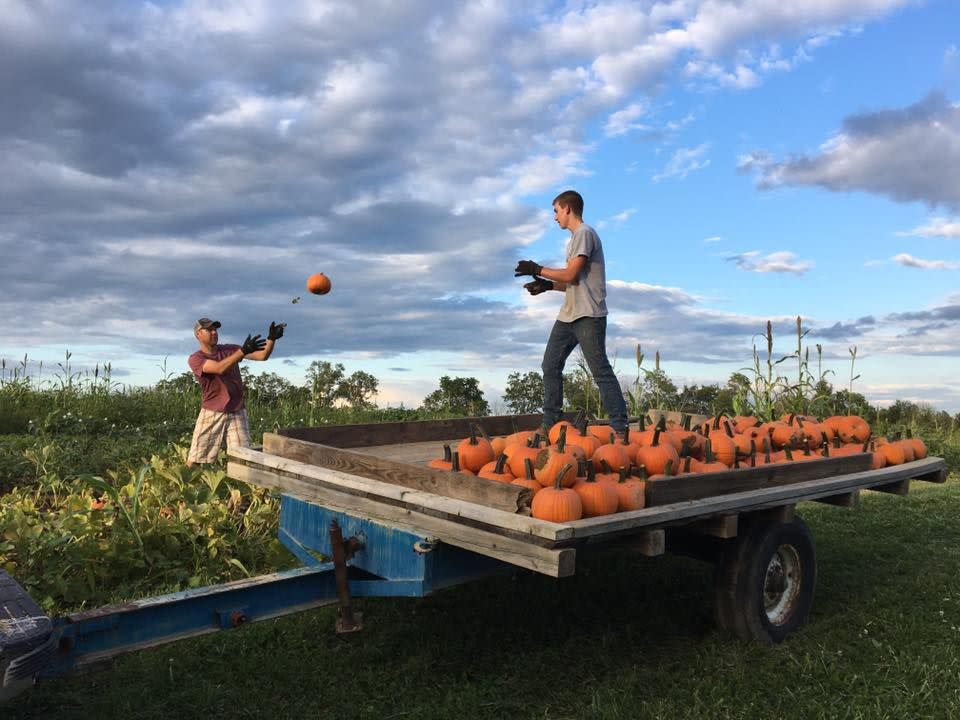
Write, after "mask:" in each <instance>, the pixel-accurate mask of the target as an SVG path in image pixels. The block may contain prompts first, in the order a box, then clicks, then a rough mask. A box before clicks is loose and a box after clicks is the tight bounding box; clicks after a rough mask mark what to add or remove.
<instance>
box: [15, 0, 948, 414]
mask: <svg viewBox="0 0 960 720" xmlns="http://www.w3.org/2000/svg"><path fill="white" fill-rule="evenodd" d="M0 48H2V50H0V98H2V101H0V156H2V158H3V172H2V173H0V251H2V263H0V282H2V287H3V293H2V298H0V313H2V315H3V317H4V321H3V328H4V332H3V333H2V335H0V357H2V358H3V359H4V360H5V363H6V373H7V374H8V375H9V373H10V371H11V367H13V366H16V365H17V364H18V363H22V362H23V360H24V357H26V358H27V365H28V367H29V370H30V371H31V372H32V373H34V374H36V373H37V372H38V370H39V366H38V363H39V362H40V361H43V369H42V374H41V377H42V378H47V379H52V378H53V374H54V372H55V371H56V364H57V363H58V362H63V361H64V358H65V353H66V352H67V351H69V352H70V353H72V357H71V360H70V362H71V365H72V367H73V368H74V369H75V370H77V371H82V370H85V369H91V368H93V367H95V366H96V365H97V364H98V363H99V364H103V363H104V362H109V363H110V364H111V365H112V369H113V377H114V379H116V380H118V381H121V382H124V383H131V384H151V383H153V382H156V381H157V380H159V379H160V378H161V377H162V376H163V373H164V372H167V373H179V372H182V371H185V370H186V369H187V366H186V357H187V355H188V354H189V353H190V352H192V351H193V350H194V349H195V341H194V339H193V335H192V323H193V321H194V319H196V318H197V317H199V316H203V315H205V316H210V317H214V318H218V319H220V320H221V321H222V322H223V329H222V331H221V338H222V341H240V340H242V339H243V337H244V336H245V335H246V334H247V333H248V332H261V333H265V331H266V328H267V325H268V324H269V322H270V321H271V320H278V321H285V322H287V324H288V332H287V335H286V336H285V337H284V338H283V340H281V342H280V344H279V345H278V348H277V351H276V353H275V355H274V357H273V358H272V359H271V361H270V362H269V363H266V364H252V367H251V369H253V370H255V371H261V370H271V371H273V372H278V373H280V374H282V375H284V376H286V377H288V378H290V379H291V380H293V381H294V382H297V383H298V384H299V383H301V382H303V378H304V371H305V369H306V367H307V366H308V365H309V364H310V362H311V361H313V360H318V359H320V360H329V361H331V362H340V363H343V364H344V366H345V367H346V368H347V371H348V372H352V371H354V370H365V371H367V372H370V373H372V374H373V375H375V376H376V377H377V378H378V379H379V381H380V386H381V394H380V396H379V397H378V398H377V400H378V402H379V403H380V404H381V405H388V404H391V405H396V404H399V403H400V402H403V403H404V404H406V405H407V406H416V405H418V404H419V402H420V401H421V400H422V398H423V396H424V395H426V394H427V393H429V392H431V391H432V390H434V389H435V388H436V387H437V386H438V383H437V379H438V378H439V377H440V376H442V375H450V376H455V377H457V376H471V377H476V378H478V379H479V380H480V383H481V388H482V389H483V390H484V393H485V395H486V397H487V399H488V401H490V402H491V404H492V405H493V407H494V408H495V409H497V407H498V401H499V398H500V394H501V392H502V389H503V387H504V385H505V381H506V377H507V375H508V374H509V373H510V372H515V371H520V372H527V371H531V370H539V364H540V357H541V354H542V351H543V346H544V343H545V340H546V337H547V334H548V333H549V329H550V325H551V324H552V322H553V319H554V317H555V316H556V312H557V309H558V308H559V305H560V302H561V297H560V295H559V294H557V293H546V294H544V295H541V296H539V297H537V298H531V297H529V296H527V295H526V294H525V293H524V292H523V291H522V288H521V282H522V281H521V280H520V279H515V278H514V277H513V273H512V269H513V266H514V265H515V263H516V261H517V260H518V259H520V258H531V259H535V260H537V261H539V262H541V263H543V264H547V265H558V264H562V258H563V247H564V244H565V242H566V239H567V233H565V232H564V231H561V230H559V229H558V228H557V227H556V225H555V224H554V223H553V222H552V215H551V213H550V202H551V200H552V198H553V197H554V196H555V195H556V194H557V193H558V192H559V191H561V190H564V189H567V188H571V187H573V188H576V189H578V190H579V191H580V192H581V193H582V194H583V195H584V197H585V198H586V211H585V220H586V221H587V222H588V223H590V224H592V225H594V226H595V227H596V228H597V229H598V231H599V233H600V236H601V238H602V239H603V243H604V247H605V251H606V257H607V265H608V267H607V277H608V281H609V296H608V304H609V306H610V309H611V314H610V317H609V323H610V325H609V337H608V347H609V351H610V354H611V356H612V357H613V358H614V360H615V365H616V369H617V371H618V373H619V374H620V375H621V377H622V378H623V379H624V380H625V381H627V382H631V381H632V380H633V379H634V378H635V377H636V375H637V368H636V363H635V359H634V358H635V353H634V351H635V348H636V345H637V344H638V343H640V344H642V347H643V349H644V352H645V353H646V354H647V356H648V358H650V357H652V356H653V353H654V352H655V351H656V350H659V351H660V354H661V356H662V358H663V369H664V370H666V371H667V373H668V374H669V375H670V376H671V377H672V378H673V379H674V381H675V382H676V383H677V384H678V385H682V384H691V383H705V382H720V383H723V382H725V381H726V379H727V377H728V376H729V374H730V373H731V372H733V371H736V370H739V369H741V368H743V367H745V366H747V365H749V364H750V362H751V352H752V346H753V344H754V343H758V349H762V348H761V345H762V343H760V342H759V341H758V339H757V334H758V333H760V332H762V330H763V329H764V326H765V324H766V321H767V320H768V319H769V320H772V321H773V322H774V328H775V333H776V336H777V341H776V347H777V350H778V352H782V353H789V352H791V351H792V350H793V348H794V347H795V345H796V338H795V337H794V336H792V332H793V325H794V322H795V317H796V316H797V315H801V316H802V317H803V322H804V325H805V327H807V328H809V329H810V333H809V335H808V336H807V337H806V339H805V343H806V344H808V345H809V346H810V347H811V349H813V348H814V346H815V345H816V344H817V343H819V344H820V345H821V347H822V348H823V353H824V359H823V363H824V369H830V370H832V371H833V372H834V373H835V375H834V376H832V378H831V379H832V380H833V381H834V382H835V383H836V384H838V385H840V386H844V387H845V386H847V384H848V382H849V378H850V374H851V367H850V366H851V362H850V357H851V356H850V348H852V347H854V346H856V348H857V360H856V368H855V372H856V373H859V374H860V375H861V378H860V379H859V380H857V381H856V382H855V383H854V389H855V390H857V391H859V392H863V393H864V394H865V395H866V396H867V397H868V398H869V399H871V400H872V401H874V402H877V403H881V404H883V403H888V402H891V401H892V400H894V399H897V398H902V399H908V400H913V401H921V402H929V403H931V404H933V405H934V406H935V407H938V408H941V409H946V410H949V411H951V412H957V411H960V373H958V369H960V358H958V355H960V6H958V4H957V3H956V1H955V0H791V1H789V2H785V1H784V0H664V1H662V2H655V1H654V0H635V1H634V2H627V1H620V2H606V1H603V0H598V1H595V2H577V1H573V0H571V1H569V2H540V1H531V2H525V3H517V2H510V1H508V0H503V1H497V0H487V1H478V2H437V1H436V0H422V1H421V0H405V1H404V2H395V1H394V0H349V1H347V0H338V1H329V2H321V1H320V0H315V1H309V0H290V1H288V2H282V3H277V2H272V1H269V0H245V1H240V0H237V1H235V2H230V1H229V0H220V1H217V0H184V1H182V2H175V1H170V2H167V1H165V0H157V1H156V2H152V3H142V2H135V1H134V0H116V1H115V2H109V1H108V0H96V1H93V0H92V1H91V2H84V3H76V2H73V1H68V0H0ZM320 271H322V272H325V273H326V274H327V275H329V276H330V277H331V279H332V281H333V291H332V292H331V293H330V294H329V295H327V296H323V297H318V296H312V295H309V294H308V293H307V292H306V291H305V289H304V282H305V279H306V277H307V275H309V274H310V273H313V272H320ZM297 297H300V298H301V300H300V301H299V302H293V300H294V299H295V298H297ZM649 363H650V361H649V360H646V361H645V364H646V365H649ZM501 407H502V406H501Z"/></svg>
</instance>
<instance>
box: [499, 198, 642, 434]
mask: <svg viewBox="0 0 960 720" xmlns="http://www.w3.org/2000/svg"><path fill="white" fill-rule="evenodd" d="M553 215H554V219H555V220H556V221H557V224H558V225H559V226H560V227H561V228H563V229H564V230H569V231H570V241H569V242H568V243H567V266H566V267H564V268H547V267H543V266H542V265H538V264H537V263H535V262H534V261H533V260H521V261H520V262H518V263H517V267H516V269H515V270H514V277H520V276H522V275H532V276H533V280H532V281H531V282H528V283H526V284H525V285H524V286H523V287H524V288H526V290H527V292H529V293H530V294H531V295H539V294H540V293H542V292H546V291H547V290H560V291H562V292H563V293H564V297H563V306H562V307H561V308H560V313H559V314H558V315H557V320H556V322H555V323H554V324H553V330H552V331H551V333H550V339H549V340H547V347H546V350H545V351H544V353H543V364H542V366H541V368H542V370H543V425H544V427H546V428H547V429H549V428H550V427H551V426H552V425H553V424H554V423H556V422H557V421H558V420H559V419H560V417H561V414H562V412H563V367H564V365H565V364H566V361H567V358H568V357H569V356H570V353H571V352H573V349H574V348H575V347H577V345H579V346H580V349H581V350H582V351H583V357H584V359H585V360H586V361H587V366H588V367H589V368H590V372H591V373H592V374H593V379H594V382H596V383H597V387H599V388H600V398H601V400H602V402H603V407H604V409H605V410H606V411H607V416H608V418H609V421H610V426H611V427H612V428H613V429H614V431H615V432H617V433H619V434H623V432H624V431H625V430H626V428H627V405H626V403H625V402H624V399H623V391H622V390H621V389H620V382H619V381H618V380H617V376H616V374H615V373H614V372H613V368H612V367H611V365H610V361H609V360H608V359H607V347H606V337H607V278H606V270H605V267H604V260H603V245H601V244H600V237H599V236H598V235H597V232H596V230H594V229H593V228H592V227H590V226H589V225H587V224H586V223H585V222H583V197H581V195H580V193H578V192H576V191H574V190H567V191H565V192H562V193H560V194H559V195H557V197H556V198H554V201H553Z"/></svg>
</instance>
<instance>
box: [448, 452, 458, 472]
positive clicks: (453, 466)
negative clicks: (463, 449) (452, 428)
mask: <svg viewBox="0 0 960 720" xmlns="http://www.w3.org/2000/svg"><path fill="white" fill-rule="evenodd" d="M452 455H453V456H452V457H451V458H450V463H451V466H450V469H451V470H453V471H454V472H460V453H458V452H457V451H456V450H454V451H453V453H452Z"/></svg>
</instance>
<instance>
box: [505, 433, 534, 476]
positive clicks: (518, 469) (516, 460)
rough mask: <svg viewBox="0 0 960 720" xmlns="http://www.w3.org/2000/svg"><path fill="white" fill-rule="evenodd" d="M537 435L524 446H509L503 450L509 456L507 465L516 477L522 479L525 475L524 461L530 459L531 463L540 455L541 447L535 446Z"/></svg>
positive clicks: (532, 436)
mask: <svg viewBox="0 0 960 720" xmlns="http://www.w3.org/2000/svg"><path fill="white" fill-rule="evenodd" d="M536 437H537V436H536V434H534V435H531V436H530V438H529V440H528V441H527V442H526V443H523V444H513V445H507V447H505V448H504V449H503V452H504V454H505V455H506V456H507V465H508V466H509V468H510V472H512V473H513V474H514V475H515V476H516V477H518V478H522V477H524V475H525V469H524V461H525V460H527V459H528V458H529V459H530V461H531V462H532V461H534V460H536V459H537V455H538V454H539V453H540V446H539V445H535V444H534V443H535V442H536Z"/></svg>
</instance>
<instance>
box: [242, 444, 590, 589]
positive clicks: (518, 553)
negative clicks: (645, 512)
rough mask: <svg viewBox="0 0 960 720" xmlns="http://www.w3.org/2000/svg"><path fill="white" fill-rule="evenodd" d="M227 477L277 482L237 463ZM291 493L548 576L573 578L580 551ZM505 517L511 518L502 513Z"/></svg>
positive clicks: (403, 511)
mask: <svg viewBox="0 0 960 720" xmlns="http://www.w3.org/2000/svg"><path fill="white" fill-rule="evenodd" d="M227 474H228V475H229V476H230V477H232V478H236V479H237V480H242V481H244V482H248V483H251V484H254V485H260V486H264V487H269V486H270V485H271V484H272V483H273V482H274V480H275V478H276V472H275V471H269V470H265V469H263V468H259V467H252V466H249V465H244V464H242V463H239V462H237V461H236V460H233V461H231V462H229V463H228V465H227ZM287 492H289V493H290V494H291V495H294V496H296V497H298V498H301V499H303V500H307V501H310V502H317V503H319V504H321V505H323V506H324V507H326V508H329V509H330V510H335V511H338V512H343V513H347V514H349V515H351V516H353V517H357V518H367V519H370V520H373V521H375V522H382V523H386V524H389V525H391V526H393V527H398V528H400V529H404V530H407V531H409V532H413V533H423V534H429V535H430V536H431V537H433V538H436V539H438V540H440V541H442V542H445V543H447V544H448V545H454V546H456V547H459V548H463V549H465V550H470V551H472V552H476V553H479V554H480V555H486V556H487V557H492V558H496V559H498V560H502V561H503V562H507V563H510V564H512V565H516V566H518V567H524V568H527V569H529V570H534V571H536V572H539V573H542V574H544V575H550V576H552V577H566V576H569V575H573V573H574V571H575V567H576V550H575V549H574V548H560V549H552V548H547V547H542V546H540V545H537V544H535V543H532V542H528V541H525V540H518V539H515V538H512V537H506V536H504V535H501V534H497V533H493V532H487V531H485V530H483V529H480V528H475V527H472V526H470V525H466V524H464V523H462V522H460V521H459V520H454V519H447V518H443V517H436V516H434V515H428V514H426V513H423V512H418V511H416V510H412V509H410V508H406V507H401V506H396V505H389V504H387V503H384V502H382V501H380V500H378V499H371V498H367V497H363V496H360V495H351V494H349V493H346V492H342V491H339V490H335V489H333V488H330V487H326V486H322V485H310V484H305V485H302V486H300V487H298V488H296V489H290V490H288V491H287ZM501 515H507V514H506V513H501ZM558 527H560V526H558Z"/></svg>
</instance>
